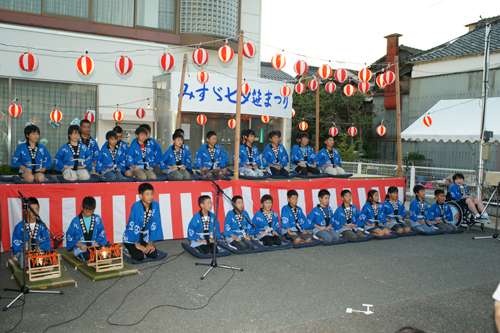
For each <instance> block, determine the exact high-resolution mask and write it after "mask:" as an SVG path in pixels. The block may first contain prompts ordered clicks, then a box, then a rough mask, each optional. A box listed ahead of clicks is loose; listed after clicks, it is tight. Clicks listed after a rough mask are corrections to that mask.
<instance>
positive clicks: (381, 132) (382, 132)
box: [377, 125, 387, 136]
mask: <svg viewBox="0 0 500 333" xmlns="http://www.w3.org/2000/svg"><path fill="white" fill-rule="evenodd" d="M385 133H387V128H385V126H384V125H380V126H379V127H377V134H378V135H380V136H384V135H385Z"/></svg>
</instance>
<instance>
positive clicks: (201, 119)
mask: <svg viewBox="0 0 500 333" xmlns="http://www.w3.org/2000/svg"><path fill="white" fill-rule="evenodd" d="M196 121H197V122H198V124H200V125H205V123H206V122H207V117H206V116H205V115H203V114H200V115H199V116H198V117H196Z"/></svg>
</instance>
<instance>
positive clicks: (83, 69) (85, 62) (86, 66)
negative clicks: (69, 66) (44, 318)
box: [76, 52, 94, 75]
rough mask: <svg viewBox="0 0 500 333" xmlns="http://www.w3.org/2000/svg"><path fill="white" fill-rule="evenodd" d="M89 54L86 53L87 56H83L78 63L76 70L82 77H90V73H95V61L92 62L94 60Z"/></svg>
mask: <svg viewBox="0 0 500 333" xmlns="http://www.w3.org/2000/svg"><path fill="white" fill-rule="evenodd" d="M87 54H88V52H85V55H83V56H81V57H80V58H78V60H77V61H76V69H77V70H78V71H79V72H80V73H81V74H82V75H90V73H92V72H93V71H94V60H92V58H91V57H89V56H88V55H87Z"/></svg>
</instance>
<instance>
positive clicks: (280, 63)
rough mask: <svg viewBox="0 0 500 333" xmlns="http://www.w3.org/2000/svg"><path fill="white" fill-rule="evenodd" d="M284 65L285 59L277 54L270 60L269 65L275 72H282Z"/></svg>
mask: <svg viewBox="0 0 500 333" xmlns="http://www.w3.org/2000/svg"><path fill="white" fill-rule="evenodd" d="M285 64H286V59H285V57H283V56H282V55H281V54H277V55H275V56H274V57H272V59H271V65H272V66H273V67H274V69H276V70H277V71H279V70H282V69H283V67H285Z"/></svg>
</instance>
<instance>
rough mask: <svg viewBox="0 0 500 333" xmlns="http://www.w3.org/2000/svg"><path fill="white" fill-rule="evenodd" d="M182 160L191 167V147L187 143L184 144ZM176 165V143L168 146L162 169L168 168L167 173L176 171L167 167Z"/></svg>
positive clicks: (162, 160)
mask: <svg viewBox="0 0 500 333" xmlns="http://www.w3.org/2000/svg"><path fill="white" fill-rule="evenodd" d="M181 150H182V160H181V164H182V165H184V166H185V167H186V168H187V169H191V151H189V147H188V146H186V145H182V147H181ZM173 165H176V162H175V155H174V145H171V146H170V147H168V149H167V151H166V152H165V154H163V156H162V158H161V168H162V170H164V169H167V174H169V173H171V172H172V171H175V170H173V169H168V168H167V167H169V166H173Z"/></svg>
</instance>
